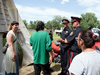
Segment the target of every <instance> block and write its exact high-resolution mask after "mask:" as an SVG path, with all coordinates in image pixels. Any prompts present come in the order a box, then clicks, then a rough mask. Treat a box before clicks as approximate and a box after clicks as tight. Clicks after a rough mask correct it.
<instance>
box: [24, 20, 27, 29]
mask: <svg viewBox="0 0 100 75" xmlns="http://www.w3.org/2000/svg"><path fill="white" fill-rule="evenodd" d="M23 23H24V24H25V26H26V28H27V25H28V23H27V21H26V20H23Z"/></svg>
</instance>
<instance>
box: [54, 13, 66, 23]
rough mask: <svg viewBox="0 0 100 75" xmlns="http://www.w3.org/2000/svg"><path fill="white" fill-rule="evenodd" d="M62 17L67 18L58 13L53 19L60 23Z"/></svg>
mask: <svg viewBox="0 0 100 75" xmlns="http://www.w3.org/2000/svg"><path fill="white" fill-rule="evenodd" d="M62 19H67V18H66V17H65V16H63V17H61V16H60V15H56V16H54V19H53V20H56V21H57V22H58V23H59V24H61V23H62Z"/></svg>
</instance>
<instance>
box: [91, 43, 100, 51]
mask: <svg viewBox="0 0 100 75" xmlns="http://www.w3.org/2000/svg"><path fill="white" fill-rule="evenodd" d="M92 48H94V49H97V50H100V42H95V44H94V46H93V47H92Z"/></svg>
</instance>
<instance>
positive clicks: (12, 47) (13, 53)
mask: <svg viewBox="0 0 100 75" xmlns="http://www.w3.org/2000/svg"><path fill="white" fill-rule="evenodd" d="M18 27H19V23H18V22H16V21H12V22H11V23H10V24H9V27H8V31H9V32H8V33H7V35H6V39H7V43H8V45H9V46H8V49H7V51H6V54H5V75H19V73H18V55H19V54H20V53H19V52H18V51H17V49H16V44H17V41H15V42H13V41H14V40H16V33H17V30H18Z"/></svg>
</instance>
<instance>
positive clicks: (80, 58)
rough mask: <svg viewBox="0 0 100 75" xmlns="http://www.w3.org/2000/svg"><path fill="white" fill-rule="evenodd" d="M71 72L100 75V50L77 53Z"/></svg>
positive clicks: (83, 74) (79, 74)
mask: <svg viewBox="0 0 100 75" xmlns="http://www.w3.org/2000/svg"><path fill="white" fill-rule="evenodd" d="M69 72H70V73H73V74H75V75H100V51H98V50H95V51H93V52H82V53H80V54H78V55H76V56H75V57H74V59H73V61H72V63H71V65H70V67H69Z"/></svg>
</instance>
